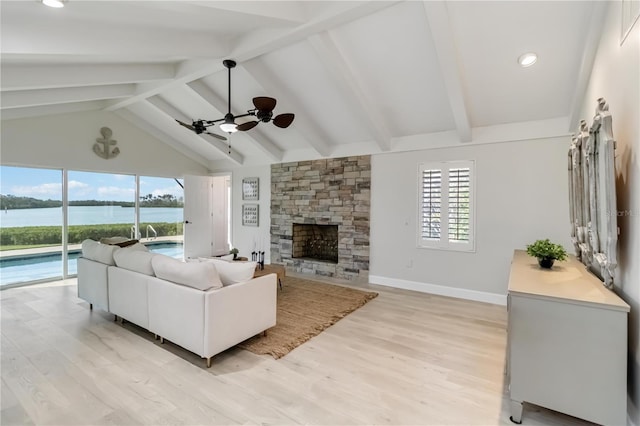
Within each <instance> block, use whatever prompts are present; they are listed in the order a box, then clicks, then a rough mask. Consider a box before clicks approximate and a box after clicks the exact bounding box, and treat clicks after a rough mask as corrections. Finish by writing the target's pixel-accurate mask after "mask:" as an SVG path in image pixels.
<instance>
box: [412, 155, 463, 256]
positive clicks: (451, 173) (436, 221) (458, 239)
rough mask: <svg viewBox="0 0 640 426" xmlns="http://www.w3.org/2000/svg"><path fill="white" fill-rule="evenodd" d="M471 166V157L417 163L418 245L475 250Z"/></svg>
mask: <svg viewBox="0 0 640 426" xmlns="http://www.w3.org/2000/svg"><path fill="white" fill-rule="evenodd" d="M473 166H474V162H473V161H443V162H437V163H424V164H420V167H419V185H418V186H419V194H418V197H419V207H418V246H419V247H426V248H438V249H444V250H460V251H474V250H475V241H474V232H475V231H474V203H473V193H474V178H473V176H474V175H473V169H474V167H473ZM443 212H444V213H445V214H443Z"/></svg>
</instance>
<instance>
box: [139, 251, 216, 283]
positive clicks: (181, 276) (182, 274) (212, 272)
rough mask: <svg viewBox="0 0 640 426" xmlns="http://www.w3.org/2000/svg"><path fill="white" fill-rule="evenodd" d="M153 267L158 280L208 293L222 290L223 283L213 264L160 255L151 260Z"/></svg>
mask: <svg viewBox="0 0 640 426" xmlns="http://www.w3.org/2000/svg"><path fill="white" fill-rule="evenodd" d="M151 265H152V266H153V270H154V272H155V274H156V276H157V277H158V278H161V279H163V280H167V281H171V282H173V283H176V284H182V285H185V286H188V287H193V288H196V289H198V290H202V291H206V290H209V289H211V288H221V287H222V282H220V277H219V276H218V271H216V268H215V266H214V265H213V264H211V263H207V262H190V263H186V262H181V261H179V260H178V259H174V258H172V257H169V256H165V255H162V254H158V255H156V256H153V258H152V259H151Z"/></svg>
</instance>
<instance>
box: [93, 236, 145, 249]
mask: <svg viewBox="0 0 640 426" xmlns="http://www.w3.org/2000/svg"><path fill="white" fill-rule="evenodd" d="M137 242H138V240H131V239H129V238H126V237H110V238H100V244H110V245H112V246H118V247H129V246H131V245H134V244H136V243H137Z"/></svg>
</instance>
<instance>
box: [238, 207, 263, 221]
mask: <svg viewBox="0 0 640 426" xmlns="http://www.w3.org/2000/svg"><path fill="white" fill-rule="evenodd" d="M259 213H260V206H259V205H258V204H243V205H242V226H258V225H259V223H258V218H259Z"/></svg>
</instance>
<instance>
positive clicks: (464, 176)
mask: <svg viewBox="0 0 640 426" xmlns="http://www.w3.org/2000/svg"><path fill="white" fill-rule="evenodd" d="M470 171H471V169H470V168H468V167H465V168H455V169H449V241H469V196H470V194H469V190H470V185H469V175H470Z"/></svg>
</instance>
